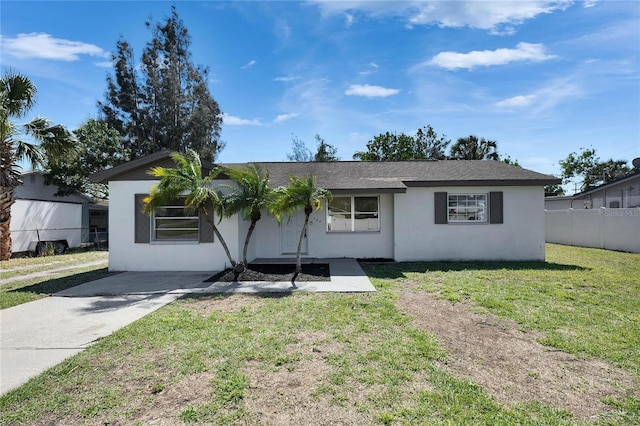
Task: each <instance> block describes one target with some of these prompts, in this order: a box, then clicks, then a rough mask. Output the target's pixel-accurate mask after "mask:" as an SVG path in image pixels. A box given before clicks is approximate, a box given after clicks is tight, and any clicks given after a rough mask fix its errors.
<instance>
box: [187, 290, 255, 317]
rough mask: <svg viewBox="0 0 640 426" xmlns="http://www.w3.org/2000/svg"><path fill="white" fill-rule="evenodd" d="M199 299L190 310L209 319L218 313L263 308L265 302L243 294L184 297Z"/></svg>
mask: <svg viewBox="0 0 640 426" xmlns="http://www.w3.org/2000/svg"><path fill="white" fill-rule="evenodd" d="M184 298H185V299H186V298H192V299H198V302H197V303H193V304H191V305H190V306H189V308H190V309H192V310H194V311H195V312H197V313H199V314H200V315H202V316H203V317H205V318H207V317H209V316H211V314H213V313H214V312H216V311H219V312H237V311H239V310H241V309H243V308H247V309H248V308H257V307H258V306H261V305H262V303H263V300H262V299H261V298H259V297H251V296H247V295H243V294H231V295H220V296H217V297H213V298H212V297H211V295H210V294H207V295H188V296H185V297H184Z"/></svg>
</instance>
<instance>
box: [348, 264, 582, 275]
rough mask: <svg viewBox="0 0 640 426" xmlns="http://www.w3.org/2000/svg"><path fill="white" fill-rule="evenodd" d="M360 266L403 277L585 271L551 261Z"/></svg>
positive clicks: (366, 271)
mask: <svg viewBox="0 0 640 426" xmlns="http://www.w3.org/2000/svg"><path fill="white" fill-rule="evenodd" d="M360 266H362V269H363V270H364V272H365V273H366V274H367V275H368V276H369V277H370V278H381V279H396V278H405V277H406V275H405V274H406V273H408V272H412V273H425V272H449V271H499V270H503V269H504V270H507V271H586V270H590V268H585V267H582V266H578V265H563V264H560V263H552V262H507V261H502V262H390V263H375V262H373V263H368V262H360Z"/></svg>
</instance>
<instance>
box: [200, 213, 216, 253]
mask: <svg viewBox="0 0 640 426" xmlns="http://www.w3.org/2000/svg"><path fill="white" fill-rule="evenodd" d="M207 214H208V216H209V219H211V221H212V222H213V220H214V218H213V205H211V204H208V205H207ZM214 223H215V222H214ZM200 242H201V243H212V242H213V228H212V227H211V225H210V224H209V222H207V220H206V218H205V217H204V216H203V215H202V214H200Z"/></svg>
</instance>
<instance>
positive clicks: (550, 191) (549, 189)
mask: <svg viewBox="0 0 640 426" xmlns="http://www.w3.org/2000/svg"><path fill="white" fill-rule="evenodd" d="M544 195H547V196H560V195H564V189H563V188H562V185H558V184H555V185H545V187H544Z"/></svg>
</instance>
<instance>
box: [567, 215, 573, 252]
mask: <svg viewBox="0 0 640 426" xmlns="http://www.w3.org/2000/svg"><path fill="white" fill-rule="evenodd" d="M567 214H568V215H569V245H570V246H572V245H573V208H570V209H568V210H567Z"/></svg>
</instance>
